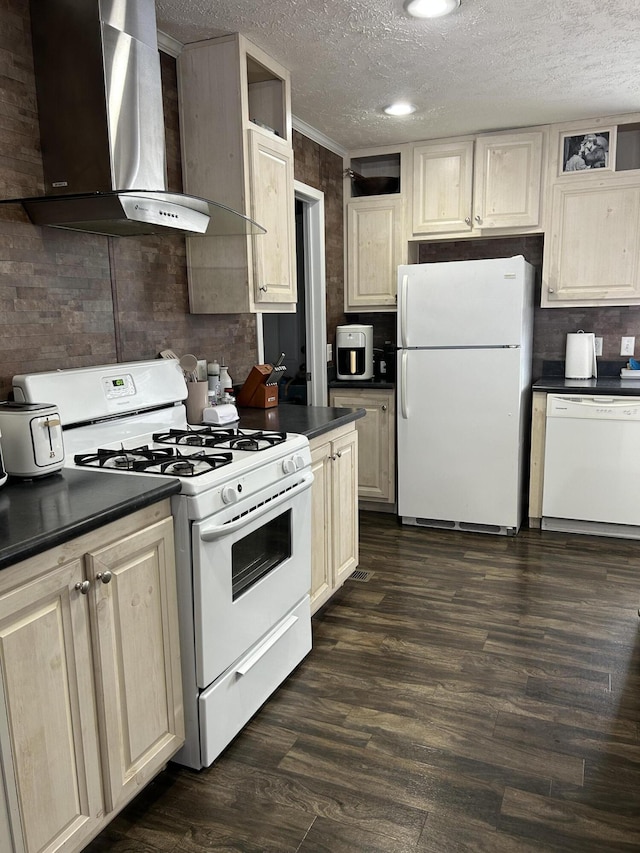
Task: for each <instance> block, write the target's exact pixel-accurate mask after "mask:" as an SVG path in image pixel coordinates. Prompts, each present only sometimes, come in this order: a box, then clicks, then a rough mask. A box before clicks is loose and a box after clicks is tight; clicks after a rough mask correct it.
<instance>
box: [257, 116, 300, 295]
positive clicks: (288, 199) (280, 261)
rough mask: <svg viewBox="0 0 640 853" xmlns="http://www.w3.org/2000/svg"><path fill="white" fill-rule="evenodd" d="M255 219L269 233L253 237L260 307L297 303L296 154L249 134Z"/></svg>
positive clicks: (269, 140) (268, 140) (261, 135)
mask: <svg viewBox="0 0 640 853" xmlns="http://www.w3.org/2000/svg"><path fill="white" fill-rule="evenodd" d="M248 135H249V151H250V154H251V172H250V174H251V218H252V219H253V220H255V221H256V222H259V223H260V225H262V226H263V227H264V228H266V229H267V233H266V234H263V235H256V236H253V237H252V238H251V239H252V241H253V252H252V254H253V281H254V285H257V288H258V290H257V293H255V292H254V298H255V302H256V304H259V305H260V308H261V309H263V308H264V307H265V305H266V304H267V303H274V304H277V305H278V306H280V305H281V304H282V303H291V302H295V301H296V273H295V263H294V262H295V234H294V188H293V152H292V151H290V150H288V149H286V148H284V147H283V146H281V145H280V144H274V143H273V142H272V141H271V139H269V138H265V136H264V134H260V133H256V132H254V131H252V130H250V131H248Z"/></svg>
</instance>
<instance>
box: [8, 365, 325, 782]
mask: <svg viewBox="0 0 640 853" xmlns="http://www.w3.org/2000/svg"><path fill="white" fill-rule="evenodd" d="M13 385H14V396H15V398H16V400H19V401H24V402H42V401H46V402H55V404H56V406H57V407H58V411H59V413H60V419H61V421H62V424H63V429H64V432H63V438H64V449H65V467H76V468H82V467H84V468H86V470H95V471H120V472H121V473H122V476H131V475H136V476H148V477H158V476H164V477H178V478H179V480H180V485H181V491H180V494H178V495H175V496H174V497H172V499H171V503H172V512H173V515H174V527H175V542H176V571H177V584H178V606H179V618H180V642H181V660H182V670H183V686H184V703H185V725H186V743H185V746H184V747H183V749H182V750H181V751H180V752H179V753H178V755H177V756H176V757H175V760H176V761H178V762H180V763H182V764H185V765H187V766H189V767H194V768H201V767H205V766H208V765H210V764H211V763H212V762H213V761H214V760H215V758H216V757H217V756H218V755H219V754H220V752H221V751H222V750H223V749H224V748H225V746H227V744H228V743H229V742H230V741H231V740H232V739H233V737H235V735H236V734H237V733H238V732H239V731H240V729H241V728H242V727H243V726H244V725H245V723H246V722H247V721H248V720H249V719H250V718H251V716H252V715H253V714H254V713H255V712H256V711H257V710H258V708H259V707H260V706H261V705H262V704H263V703H264V701H265V700H266V699H267V698H268V696H269V695H270V694H271V693H272V692H273V691H274V690H275V689H276V687H277V686H278V685H279V684H280V683H281V682H282V681H283V680H284V679H285V678H286V677H287V675H288V674H289V673H290V672H291V671H292V670H293V669H294V668H295V667H296V666H297V665H298V664H299V663H300V661H301V660H302V659H303V658H304V656H305V655H306V654H307V653H308V652H309V651H310V649H311V617H310V605H309V588H310V583H311V492H310V487H311V483H312V482H313V475H312V473H311V455H310V452H309V443H308V441H307V439H306V438H305V437H304V436H301V435H292V434H289V433H281V432H273V431H264V432H261V431H258V430H244V429H238V428H237V427H221V428H218V427H210V426H202V427H200V426H189V425H188V424H187V422H186V410H185V407H184V405H183V404H182V401H183V400H184V399H185V398H186V396H187V389H186V383H185V381H184V377H183V375H182V371H181V370H180V368H179V365H178V363H177V362H176V361H174V360H165V359H157V360H154V361H145V362H129V363H124V364H114V365H104V366H99V367H89V368H79V369H71V370H62V371H55V372H51V373H34V374H25V375H22V376H16V377H14V381H13Z"/></svg>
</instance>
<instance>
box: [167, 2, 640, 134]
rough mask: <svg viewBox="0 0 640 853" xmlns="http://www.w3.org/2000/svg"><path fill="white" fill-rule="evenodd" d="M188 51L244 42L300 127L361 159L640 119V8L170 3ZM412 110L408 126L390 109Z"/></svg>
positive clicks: (170, 26) (174, 28) (173, 31)
mask: <svg viewBox="0 0 640 853" xmlns="http://www.w3.org/2000/svg"><path fill="white" fill-rule="evenodd" d="M156 10H157V18H158V28H159V29H160V30H161V31H163V32H165V33H166V34H167V35H170V36H172V37H173V38H175V39H177V40H178V41H180V42H182V43H183V44H186V43H189V42H194V41H201V40H202V39H207V38H211V37H214V36H217V35H222V34H224V33H228V32H239V33H242V34H243V35H244V36H246V37H247V38H248V39H250V40H251V41H252V42H254V44H257V45H258V46H259V47H261V48H262V49H263V50H265V51H266V52H267V53H268V54H269V55H271V56H272V57H273V58H274V59H276V60H277V61H278V62H280V63H281V64H282V65H284V66H285V67H286V68H288V69H289V70H290V71H291V80H292V110H293V114H294V115H295V116H296V117H297V118H298V119H301V120H302V121H303V122H305V123H306V124H308V125H311V126H312V127H314V128H315V129H316V130H318V131H320V132H321V133H322V134H324V135H325V136H327V137H329V138H330V139H332V140H334V141H335V142H336V143H338V144H339V145H340V146H343V147H344V148H347V149H353V148H360V147H365V146H369V145H390V144H397V143H400V142H412V141H416V140H421V139H436V138H440V137H446V136H459V135H462V134H466V133H474V132H478V131H488V130H497V129H501V128H511V127H526V126H529V125H534V124H546V123H548V122H555V121H568V120H570V119H579V118H590V117H595V116H599V115H608V114H614V113H626V112H633V111H640V4H639V2H638V0H598V2H596V3H586V2H584V0H511V2H508V0H461V6H460V8H459V9H458V10H457V11H456V12H454V13H453V14H452V15H451V16H449V17H446V18H440V19H437V20H431V21H428V20H422V21H419V20H414V19H411V18H408V17H407V16H406V15H405V13H404V12H403V9H402V0H156ZM398 99H407V100H410V101H411V102H412V103H414V104H415V105H416V106H417V107H418V111H417V112H416V113H415V114H414V115H412V116H408V117H405V118H401V119H397V118H396V119H393V118H390V117H388V116H385V115H384V114H383V113H382V112H381V108H382V107H383V106H384V105H385V104H388V103H390V102H392V101H394V100H398Z"/></svg>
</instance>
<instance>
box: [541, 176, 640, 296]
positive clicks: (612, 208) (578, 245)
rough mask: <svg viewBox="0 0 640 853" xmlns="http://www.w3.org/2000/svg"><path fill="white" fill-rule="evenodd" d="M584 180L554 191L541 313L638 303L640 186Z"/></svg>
mask: <svg viewBox="0 0 640 853" xmlns="http://www.w3.org/2000/svg"><path fill="white" fill-rule="evenodd" d="M589 177H590V178H591V180H589V179H588V177H585V178H579V177H577V176H574V175H572V176H571V177H569V178H563V179H560V180H558V181H557V183H556V184H555V186H554V187H553V194H552V208H551V228H550V233H549V235H548V237H547V239H546V241H545V255H544V264H543V275H542V305H543V306H544V307H555V306H557V307H562V306H563V305H581V306H582V305H585V306H588V305H607V304H608V305H634V304H636V305H637V304H638V303H640V269H639V261H640V180H638V179H637V178H626V177H623V178H617V177H608V178H604V179H602V180H593V178H594V177H595V176H589Z"/></svg>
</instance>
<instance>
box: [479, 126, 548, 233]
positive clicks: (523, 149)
mask: <svg viewBox="0 0 640 853" xmlns="http://www.w3.org/2000/svg"><path fill="white" fill-rule="evenodd" d="M543 140H544V131H541V130H537V131H531V132H529V133H508V134H496V135H495V136H488V135H487V136H479V137H478V138H477V139H476V152H475V158H474V163H475V170H474V178H473V227H474V228H479V229H482V230H483V231H486V230H487V229H502V228H517V229H526V230H528V229H530V228H534V227H536V226H538V225H539V224H540V191H541V178H542V152H543Z"/></svg>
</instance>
